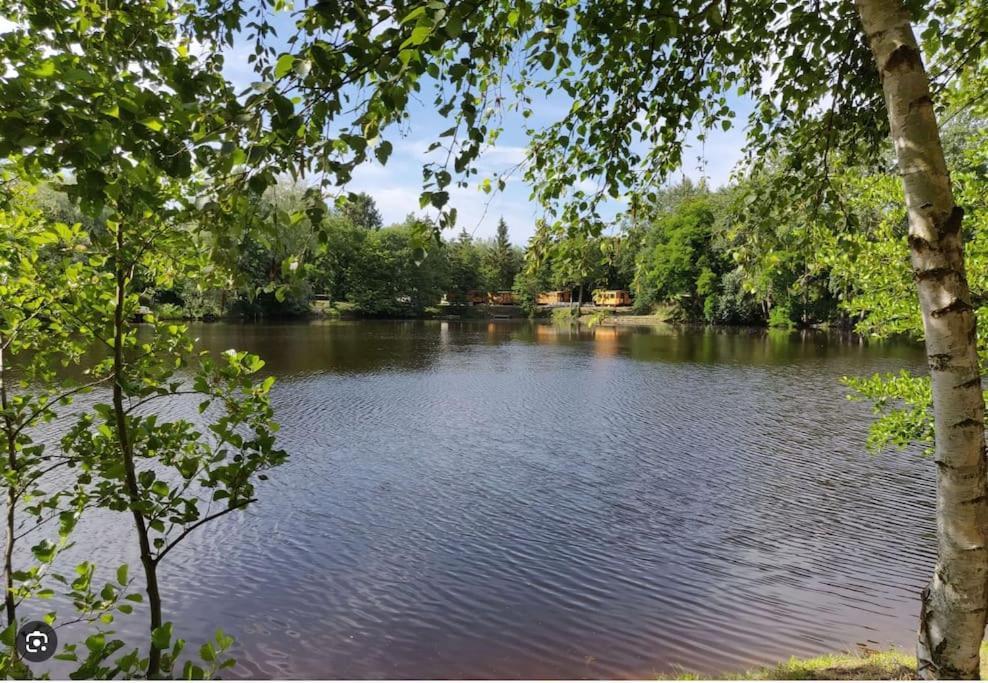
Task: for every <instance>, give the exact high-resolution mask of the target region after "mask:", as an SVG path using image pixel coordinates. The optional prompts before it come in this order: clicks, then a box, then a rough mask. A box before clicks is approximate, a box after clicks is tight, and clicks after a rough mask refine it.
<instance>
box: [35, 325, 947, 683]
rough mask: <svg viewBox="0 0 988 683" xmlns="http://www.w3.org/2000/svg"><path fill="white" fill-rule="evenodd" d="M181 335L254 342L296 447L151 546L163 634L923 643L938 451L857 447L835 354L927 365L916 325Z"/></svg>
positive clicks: (793, 647)
mask: <svg viewBox="0 0 988 683" xmlns="http://www.w3.org/2000/svg"><path fill="white" fill-rule="evenodd" d="M194 331H195V333H196V334H197V335H198V336H200V338H201V339H202V342H203V344H204V345H205V346H206V347H208V348H213V349H216V350H222V349H226V348H230V347H236V348H240V349H246V350H250V351H253V352H256V353H259V354H260V355H262V356H263V357H264V358H266V359H267V361H268V366H267V370H268V371H270V372H271V373H272V374H275V375H277V376H278V378H279V380H278V383H277V385H276V389H275V391H274V402H275V405H276V407H277V411H278V417H279V420H280V422H281V424H282V431H281V444H282V446H283V447H284V448H285V449H286V450H288V451H289V453H290V454H291V459H290V461H289V462H288V463H287V464H286V465H284V466H283V467H281V468H279V469H278V470H275V471H274V472H272V473H271V474H272V476H271V479H270V480H269V481H267V482H263V483H262V484H261V486H260V487H259V497H260V499H261V500H260V502H259V503H258V504H256V505H254V506H253V507H252V508H251V509H250V510H249V512H246V513H243V514H240V513H237V514H234V515H230V516H228V517H225V518H223V520H222V521H221V522H220V523H218V525H216V526H214V527H213V531H212V532H206V533H205V534H201V533H198V532H197V533H198V535H194V536H192V537H190V539H189V540H188V541H187V542H186V543H185V544H184V545H183V546H179V548H178V549H177V550H176V551H175V552H173V553H172V554H170V555H169V558H168V560H166V562H165V563H164V577H163V586H164V588H163V593H164V600H165V609H166V612H167V616H168V618H170V619H172V620H173V621H174V622H175V624H176V631H177V632H178V633H179V634H181V635H182V636H184V637H186V638H187V639H188V640H189V642H190V644H193V643H195V644H198V643H199V642H201V641H202V640H203V639H204V638H205V637H207V636H208V634H210V633H212V631H213V630H214V629H215V628H216V627H218V626H219V627H222V628H224V629H225V630H226V631H227V632H228V633H231V634H233V635H234V636H236V638H237V640H238V646H237V650H236V652H235V653H234V654H235V656H236V657H237V658H238V660H239V663H238V666H237V668H236V669H235V671H234V675H235V676H240V677H248V676H249V677H271V676H278V677H293V678H300V677H315V678H324V677H326V678H340V677H346V678H368V677H370V678H393V677H400V678H431V677H438V678H448V677H456V678H459V677H463V678H482V677H495V678H515V677H530V678H543V677H545V678H581V677H588V678H593V677H618V678H621V677H650V676H653V675H654V674H655V673H656V672H668V671H671V670H673V669H675V668H676V667H685V668H688V669H692V670H695V671H699V672H703V673H707V674H716V673H718V672H726V671H731V670H737V669H743V668H747V667H750V666H753V665H758V664H764V663H768V662H772V661H775V660H778V659H780V658H786V657H788V656H790V655H809V654H814V653H820V652H824V651H829V650H835V649H843V648H853V647H855V646H856V645H857V644H867V645H869V646H872V647H885V646H887V645H889V644H890V643H895V644H899V645H903V646H907V647H910V646H911V641H912V636H913V632H914V629H915V623H916V614H917V608H918V594H919V591H920V589H921V587H922V585H923V584H924V583H925V580H926V578H927V575H928V572H929V571H930V569H931V567H932V563H933V559H934V552H935V548H934V524H933V493H934V484H933V467H932V462H931V461H929V460H925V459H923V458H922V457H920V456H919V455H918V453H916V452H906V453H891V454H885V455H881V456H870V455H868V454H867V453H866V452H865V449H864V440H865V435H866V430H867V425H868V422H869V419H870V409H869V407H868V406H867V405H864V404H861V403H852V402H849V401H846V400H845V399H844V396H845V394H846V393H847V392H846V390H845V389H844V388H843V387H842V386H841V385H840V383H839V379H840V378H841V376H844V375H854V374H864V373H870V372H874V371H896V370H898V369H900V368H903V367H906V368H911V369H919V368H921V367H922V365H923V354H922V350H921V349H920V348H918V347H914V346H907V345H901V346H898V345H875V344H864V343H860V342H857V341H853V340H850V339H849V338H839V337H836V336H830V335H826V334H823V333H808V334H800V333H792V334H789V333H771V334H770V333H767V332H765V331H739V330H728V331H725V330H720V331H714V330H692V331H690V330H681V329H675V328H671V327H664V328H654V329H652V328H643V329H639V328H634V329H631V328H628V329H624V328H622V329H614V328H597V329H595V330H588V329H581V330H579V331H578V330H576V329H575V328H574V329H569V328H557V327H553V326H551V325H543V324H530V323H527V322H526V323H510V322H497V323H490V324H488V323H486V322H481V323H473V322H462V323H461V322H438V321H437V322H421V321H418V322H328V323H327V322H322V323H312V324H285V325H228V324H210V325H202V326H197V327H194ZM192 405H194V404H189V405H186V404H177V405H174V406H171V407H170V408H169V410H171V411H172V412H174V413H176V414H177V413H181V412H183V411H186V410H190V409H191V408H192ZM129 533H130V527H129V518H128V517H126V516H123V515H115V514H102V515H96V516H94V517H91V518H90V519H89V520H88V521H87V522H86V524H85V525H84V527H83V529H82V530H81V532H80V534H81V535H80V542H79V547H77V548H76V549H75V552H76V553H77V554H80V555H82V556H84V557H90V558H92V559H94V560H95V561H96V562H97V563H99V564H100V566H101V567H102V568H103V569H104V570H105V571H112V568H113V567H114V566H115V565H116V563H117V562H119V559H120V557H121V553H122V552H124V551H122V550H121V548H123V547H124V545H125V544H126V543H127V542H128V541H129V536H128V534H129ZM131 564H132V570H133V571H135V572H136V571H137V569H138V567H139V563H138V562H137V561H136V557H131ZM25 616H29V615H25ZM143 619H144V615H143V614H140V613H135V614H134V615H132V616H131V617H126V618H124V619H123V620H121V621H119V623H118V624H117V627H118V629H119V631H120V632H122V633H123V634H124V635H126V634H128V633H129V634H133V633H136V632H138V631H140V630H141V629H143V628H145V626H144V623H145V622H144V621H143ZM70 635H71V634H70V633H66V637H69V636H70Z"/></svg>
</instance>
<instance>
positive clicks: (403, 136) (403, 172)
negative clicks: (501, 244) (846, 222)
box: [225, 14, 751, 245]
mask: <svg viewBox="0 0 988 683" xmlns="http://www.w3.org/2000/svg"><path fill="white" fill-rule="evenodd" d="M275 23H276V25H280V28H282V31H279V32H280V33H282V34H283V35H285V36H287V35H290V34H291V33H292V32H293V30H294V29H293V27H291V20H290V19H289V18H288V16H287V14H282V15H281V16H279V17H278V19H277V21H276V22H275ZM250 51H251V45H249V44H248V43H246V42H244V43H243V44H237V45H235V46H234V47H233V48H232V49H231V50H229V51H228V53H227V59H226V67H225V73H226V75H227V77H228V78H229V79H230V80H231V81H233V82H234V83H235V84H237V85H238V86H241V87H244V88H246V87H248V86H249V84H250V83H251V82H253V81H254V80H256V77H255V76H254V74H253V72H252V70H251V67H250V65H249V64H248V63H247V59H246V58H247V55H248V54H250ZM430 94H431V93H430V91H429V88H428V87H424V88H423V94H422V96H421V101H418V102H414V103H413V105H412V107H411V109H410V118H409V120H408V122H407V124H404V125H402V127H401V129H400V130H397V129H395V130H391V131H389V132H388V134H387V135H386V136H385V137H387V139H389V140H391V142H392V144H393V145H394V151H393V153H392V155H391V158H390V159H389V161H388V163H387V165H386V166H382V165H381V164H379V163H378V162H377V161H373V162H369V163H367V164H366V165H364V166H363V167H361V168H360V169H358V170H357V172H356V173H355V174H354V178H353V181H352V182H351V184H350V185H349V186H348V188H347V189H349V190H351V191H354V192H366V193H368V194H370V195H371V196H372V197H374V199H375V201H376V203H377V206H378V209H379V210H380V212H381V215H382V216H383V218H384V221H385V223H396V222H400V221H402V220H403V219H404V218H405V217H406V216H407V215H408V214H409V213H417V214H421V213H427V212H423V211H421V210H420V209H419V201H418V197H419V193H420V192H421V188H422V185H421V183H422V173H421V169H422V164H423V162H425V161H426V160H427V159H428V156H427V154H426V149H427V148H428V146H429V144H430V143H432V142H433V141H434V140H435V139H436V136H437V134H438V133H439V132H440V131H442V130H444V129H446V128H448V127H449V125H450V123H449V121H448V120H447V119H444V118H442V117H440V116H439V115H438V114H437V113H436V112H435V110H434V109H433V108H432V107H431V102H430V99H431V98H430ZM566 104H567V103H566V102H565V101H563V100H559V99H551V100H547V101H546V102H545V103H544V105H543V106H542V108H541V109H540V108H536V109H535V111H534V115H533V116H532V117H531V118H529V119H527V120H524V123H525V124H526V125H528V126H532V127H540V126H541V125H544V124H547V123H550V122H552V121H554V120H557V119H558V118H560V117H561V116H562V115H563V114H564V113H565V108H566ZM730 104H731V106H733V107H734V109H735V112H736V113H737V119H736V121H737V122H738V123H739V124H740V123H743V122H744V120H745V118H746V117H747V115H748V113H749V111H750V109H751V107H750V104H749V102H748V101H747V100H742V99H740V98H736V97H735V98H733V101H731V102H730ZM522 122H523V119H522V117H521V115H520V114H517V113H513V112H506V113H505V114H504V119H503V128H504V132H503V133H502V134H501V137H500V139H499V140H498V143H497V145H496V146H494V147H492V148H490V149H488V150H487V151H486V152H485V154H484V155H483V157H482V158H481V160H480V163H479V168H480V174H479V175H478V176H474V177H473V178H472V180H471V182H472V184H471V186H470V187H468V188H453V189H452V191H451V193H450V194H451V197H450V200H451V203H452V205H453V206H455V207H456V209H457V212H458V216H459V218H458V221H457V230H459V228H465V229H466V230H467V231H468V232H470V233H472V234H473V235H474V236H475V237H480V238H487V237H491V236H492V235H493V234H494V231H495V228H496V226H497V222H498V220H499V219H500V218H501V217H502V216H503V217H504V219H505V221H506V222H507V224H508V228H509V232H510V235H511V240H512V242H514V243H515V244H518V245H524V244H525V242H526V241H527V240H528V238H529V237H530V236H531V235H532V233H533V232H534V229H535V221H536V219H537V218H538V217H539V216H541V215H542V211H541V209H540V207H539V206H538V205H537V204H536V203H535V202H533V201H531V200H530V199H529V196H530V192H531V190H530V188H529V187H528V186H527V185H526V184H525V182H524V180H523V179H522V178H521V173H520V172H519V173H516V174H515V177H512V178H510V179H509V180H508V183H507V186H506V187H505V189H504V190H503V191H501V192H497V191H495V192H492V193H491V194H485V193H484V192H482V191H481V190H480V189H479V183H480V180H482V179H483V178H484V177H490V178H496V177H498V176H500V175H502V174H503V173H505V172H506V171H508V170H509V169H511V168H512V167H513V166H514V165H515V164H517V163H518V162H520V161H521V160H522V159H523V158H524V154H525V147H526V145H527V138H526V136H525V133H524V130H525V127H524V125H523V123H522ZM743 148H744V128H743V126H740V125H739V126H735V127H734V128H732V129H731V130H730V131H727V132H724V131H722V130H720V129H716V130H713V131H709V132H708V134H707V140H706V141H705V143H704V144H703V145H700V144H699V143H698V142H697V141H696V139H695V136H692V137H691V139H690V141H689V149H687V151H686V153H685V155H684V158H685V163H684V165H683V168H682V169H680V171H679V172H678V173H676V174H674V176H673V179H674V180H679V179H681V178H683V177H688V178H690V179H692V180H700V179H701V178H706V180H707V182H708V183H709V184H710V185H711V186H712V187H719V186H721V185H723V184H725V183H726V182H727V181H728V179H729V177H730V174H731V171H732V169H733V168H734V166H735V165H736V164H737V163H738V161H740V160H741V157H742V154H743ZM621 208H622V207H621V205H620V204H619V203H617V202H615V203H614V205H613V206H612V207H611V211H614V212H616V211H618V210H620V209H621Z"/></svg>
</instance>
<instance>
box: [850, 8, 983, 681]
mask: <svg viewBox="0 0 988 683" xmlns="http://www.w3.org/2000/svg"><path fill="white" fill-rule="evenodd" d="M855 2H856V4H857V8H858V13H859V15H860V17H861V23H862V25H863V27H864V31H865V33H866V34H867V36H868V41H869V43H870V45H871V50H872V53H873V54H874V56H875V61H876V63H877V65H878V69H879V72H880V74H881V77H882V89H883V90H884V93H885V104H886V107H887V109H888V116H889V123H890V124H891V130H892V141H893V143H894V144H895V151H896V155H897V157H898V164H899V172H900V174H901V175H902V180H903V185H904V186H905V195H906V205H907V208H908V210H909V245H910V250H911V253H912V266H913V271H914V274H915V277H916V283H917V288H918V290H919V301H920V308H921V309H922V314H923V326H924V330H925V335H926V352H927V358H928V362H929V368H930V380H931V382H932V388H933V414H934V425H935V429H936V454H935V460H936V465H937V513H936V514H937V539H938V549H939V557H938V561H937V565H936V568H935V570H934V573H933V578H932V579H931V580H930V583H929V585H928V586H927V588H926V589H925V590H924V591H923V603H922V608H921V613H920V624H919V638H918V644H917V658H918V665H919V666H918V672H919V675H920V676H921V677H923V678H967V679H974V678H978V675H979V671H978V669H979V656H978V651H979V648H980V645H981V640H982V637H983V635H984V629H985V615H986V609H988V594H986V593H988V591H986V588H988V584H986V581H988V483H986V474H985V473H986V466H985V436H984V400H983V397H982V394H981V372H980V369H979V367H978V354H977V348H976V327H975V316H974V309H973V308H972V306H971V303H970V301H971V296H970V291H969V290H968V284H967V277H966V275H965V273H964V258H963V253H962V245H961V220H962V218H963V214H964V212H963V211H962V210H961V208H960V207H958V206H955V204H954V198H953V193H952V191H951V186H950V178H949V176H948V175H947V165H946V161H945V160H944V156H943V147H942V145H941V143H940V134H939V130H938V127H937V121H936V116H935V114H934V110H933V101H932V99H931V98H930V81H929V77H928V75H927V73H926V70H925V68H924V66H923V60H922V57H921V55H920V52H919V47H918V46H917V44H916V38H915V36H914V34H913V30H912V25H911V23H910V17H909V13H908V12H907V10H906V9H905V7H904V6H903V4H902V2H901V0H855Z"/></svg>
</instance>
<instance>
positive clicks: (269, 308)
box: [21, 117, 988, 333]
mask: <svg viewBox="0 0 988 683" xmlns="http://www.w3.org/2000/svg"><path fill="white" fill-rule="evenodd" d="M979 121H980V120H979V119H978V118H977V117H963V118H962V117H959V118H957V119H955V120H954V121H952V122H951V124H950V125H949V126H947V127H946V130H945V151H946V153H947V155H948V157H949V158H951V160H952V161H953V162H954V163H955V164H956V168H957V169H958V171H957V172H956V173H955V176H954V177H955V182H956V183H957V186H958V190H959V191H960V192H961V193H962V196H963V197H965V198H967V199H968V207H969V210H968V218H969V220H968V221H967V222H966V225H967V226H968V227H967V230H968V231H969V232H970V237H969V239H971V241H972V243H971V244H969V246H968V255H969V258H978V257H979V254H980V253H981V244H982V243H983V241H984V239H985V234H984V232H985V222H984V220H983V212H982V211H981V205H982V204H983V203H984V202H985V197H988V170H986V169H988V158H986V157H988V154H986V153H985V152H984V150H985V147H986V138H988V133H986V131H985V129H984V127H983V126H981V125H980V124H979ZM780 172H781V171H780ZM831 185H832V187H831V192H830V193H828V197H827V201H822V202H810V203H805V202H804V203H800V202H799V201H798V200H797V199H796V198H795V197H793V198H787V197H774V201H773V202H772V203H767V202H764V201H763V197H762V195H763V193H765V192H767V191H772V188H775V187H777V186H778V181H777V178H773V177H771V171H766V172H763V173H762V174H753V175H748V176H746V177H744V178H743V179H740V180H736V181H735V182H733V183H732V184H730V185H728V186H727V187H724V188H718V189H710V188H709V187H708V186H707V185H706V184H704V183H702V182H701V183H694V182H692V181H690V180H688V179H684V180H682V181H680V182H679V183H677V184H673V185H669V186H667V187H666V188H664V189H662V190H661V191H659V192H657V193H656V195H655V200H654V201H653V202H651V203H650V204H648V205H645V206H641V207H638V208H637V210H636V211H635V212H633V217H632V214H631V212H629V213H628V214H626V215H624V217H623V218H622V219H620V220H619V221H617V222H615V223H614V224H612V225H610V226H608V228H607V229H605V230H604V231H603V232H602V234H600V235H598V236H593V235H591V234H588V233H587V231H583V230H575V231H572V234H564V235H559V234H553V235H549V234H547V232H546V231H545V229H544V226H542V225H541V224H540V225H539V226H537V228H536V232H535V235H533V237H532V238H531V239H530V240H529V243H528V244H527V245H526V247H525V248H524V249H523V248H522V247H521V246H519V245H515V244H512V243H511V242H510V239H509V226H508V225H507V224H506V223H505V222H504V220H503V219H502V220H500V221H499V222H498V226H497V230H496V234H495V236H494V237H492V238H489V239H483V238H478V237H475V236H473V234H472V232H471V231H470V228H469V227H468V226H461V227H460V228H459V229H458V230H456V231H449V230H446V231H441V230H439V229H437V226H436V225H435V224H434V223H433V222H432V221H431V220H430V219H429V218H427V217H425V216H416V215H409V216H408V217H407V218H406V219H405V221H403V222H402V223H399V224H394V225H385V224H384V223H383V221H382V219H381V215H380V212H379V211H378V209H377V207H376V205H375V202H374V199H373V197H372V196H370V195H368V194H356V195H350V196H349V198H348V200H347V201H344V202H342V203H340V204H338V205H337V207H336V208H334V209H331V210H330V211H329V212H327V213H326V214H325V215H324V216H322V217H320V219H319V221H318V222H317V223H313V221H312V220H311V219H310V218H309V217H308V216H307V214H306V212H305V210H304V209H305V193H306V190H307V189H308V188H305V187H303V186H300V185H293V184H291V183H287V182H283V183H279V184H278V185H275V186H273V187H271V188H269V189H268V190H267V191H266V192H264V193H263V194H262V195H260V196H254V197H252V198H251V202H252V210H251V211H249V212H247V213H246V217H245V218H244V219H243V227H242V230H241V234H240V238H239V240H237V241H236V242H235V243H232V244H226V245H222V247H223V248H222V249H215V248H214V247H216V246H218V245H202V246H203V247H204V251H211V252H214V253H222V254H224V258H226V259H227V260H228V261H229V262H228V264H227V266H228V268H227V272H228V273H229V276H228V277H229V278H230V279H229V280H228V282H227V283H226V285H225V286H222V287H220V286H216V285H215V284H212V285H210V286H208V287H204V285H203V284H202V280H201V279H199V278H192V277H189V278H184V279H183V278H181V277H179V278H177V279H176V280H175V282H174V283H173V284H172V286H170V287H168V288H161V287H160V286H158V287H153V286H151V284H150V281H148V283H146V285H145V286H144V288H143V291H144V294H143V296H142V301H143V302H144V304H145V305H147V306H149V307H150V308H151V309H153V310H154V311H155V312H156V313H157V314H158V316H159V317H162V318H199V319H201V318H206V319H209V318H221V317H232V318H245V319H257V318H282V317H293V316H302V315H308V314H310V312H311V310H312V306H311V304H312V301H313V300H314V299H317V298H318V299H322V300H328V301H329V302H331V305H330V306H328V309H327V310H328V312H329V314H330V315H338V314H340V313H341V312H342V313H345V314H350V315H357V316H366V317H417V316H421V315H423V314H425V313H426V312H429V311H430V309H432V308H433V307H435V306H437V305H438V304H439V302H440V300H441V299H442V298H443V296H444V295H447V296H449V298H450V300H455V299H457V298H459V297H460V296H462V295H464V294H465V293H466V292H469V291H504V290H513V291H514V293H515V296H516V300H517V301H518V302H519V303H520V304H521V305H522V307H523V309H524V310H525V311H526V312H527V313H532V312H534V310H535V301H536V295H537V294H538V293H539V292H544V291H558V290H568V291H570V292H572V300H573V301H574V302H575V301H577V300H578V299H579V298H580V296H581V292H582V299H581V300H582V301H583V302H590V301H592V293H593V291H594V290H597V289H623V290H628V291H629V292H630V293H631V296H632V298H633V308H634V311H635V313H638V314H654V313H658V314H660V315H661V316H662V317H664V318H666V319H669V320H675V321H682V322H694V323H695V322H699V323H710V324H722V325H759V326H763V325H768V326H771V327H781V328H790V327H807V326H821V325H827V326H835V327H842V328H856V329H858V330H859V331H862V332H869V331H870V330H872V329H879V328H880V329H881V330H882V331H883V333H888V332H890V331H891V332H893V333H894V332H895V331H897V330H901V331H905V332H908V331H910V330H911V329H913V328H914V327H915V326H916V324H918V320H916V319H915V318H916V317H917V316H918V313H916V312H915V310H914V308H913V307H910V306H908V304H909V302H910V300H911V297H912V296H913V295H912V293H911V291H910V288H911V271H910V266H909V257H908V250H906V249H905V248H904V244H905V240H906V235H907V216H906V211H905V209H904V207H903V206H902V189H901V187H900V184H899V181H898V178H896V177H895V176H894V175H892V174H889V173H887V172H884V171H883V170H882V169H876V168H863V167H860V166H853V165H850V164H848V165H847V166H845V167H843V168H840V169H839V171H836V172H835V173H834V174H833V176H832V179H831ZM21 196H22V197H25V198H26V199H25V201H27V202H28V203H31V204H34V205H36V206H37V207H38V208H39V209H40V210H41V211H42V212H43V213H44V214H46V215H47V216H48V217H49V218H51V219H53V220H59V221H62V222H66V223H75V222H82V223H83V224H84V227H86V228H87V229H89V230H92V229H99V226H98V225H95V224H94V221H93V220H92V219H87V218H86V217H85V216H83V215H82V214H81V213H80V212H79V211H78V210H77V209H76V208H74V207H73V206H72V204H71V203H70V202H69V201H68V199H67V198H66V197H65V196H64V195H63V194H61V193H59V192H56V191H55V190H53V189H51V188H49V187H47V186H40V187H37V188H32V189H30V190H29V191H27V192H24V193H22V194H21ZM763 206H767V207H770V208H768V209H763V208H761V207H763ZM193 227H194V226H190V229H189V230H188V234H189V239H190V240H208V239H210V238H209V237H208V233H205V232H204V231H198V230H194V229H192V228H193ZM138 277H140V273H138ZM972 286H973V288H974V289H975V291H976V292H977V291H980V289H981V287H980V281H979V278H978V276H977V275H975V276H974V277H973V279H972ZM903 297H905V298H904V299H903ZM900 302H904V303H905V304H906V305H902V304H901V303H900ZM900 309H901V310H900ZM432 312H435V311H434V310H432Z"/></svg>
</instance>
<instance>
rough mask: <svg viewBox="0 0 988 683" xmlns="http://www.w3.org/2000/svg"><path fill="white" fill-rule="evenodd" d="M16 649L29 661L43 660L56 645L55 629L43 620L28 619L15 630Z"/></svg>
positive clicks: (51, 652) (52, 652)
mask: <svg viewBox="0 0 988 683" xmlns="http://www.w3.org/2000/svg"><path fill="white" fill-rule="evenodd" d="M16 643H17V651H18V652H19V653H20V655H21V657H23V658H24V659H26V660H27V661H29V662H43V661H45V660H46V659H48V658H49V657H51V656H52V655H53V654H55V649H56V648H57V647H58V636H56V635H55V629H53V628H52V627H51V626H49V625H48V624H46V623H45V622H43V621H29V622H27V623H26V624H24V625H23V626H21V628H20V630H18V631H17V640H16Z"/></svg>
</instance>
